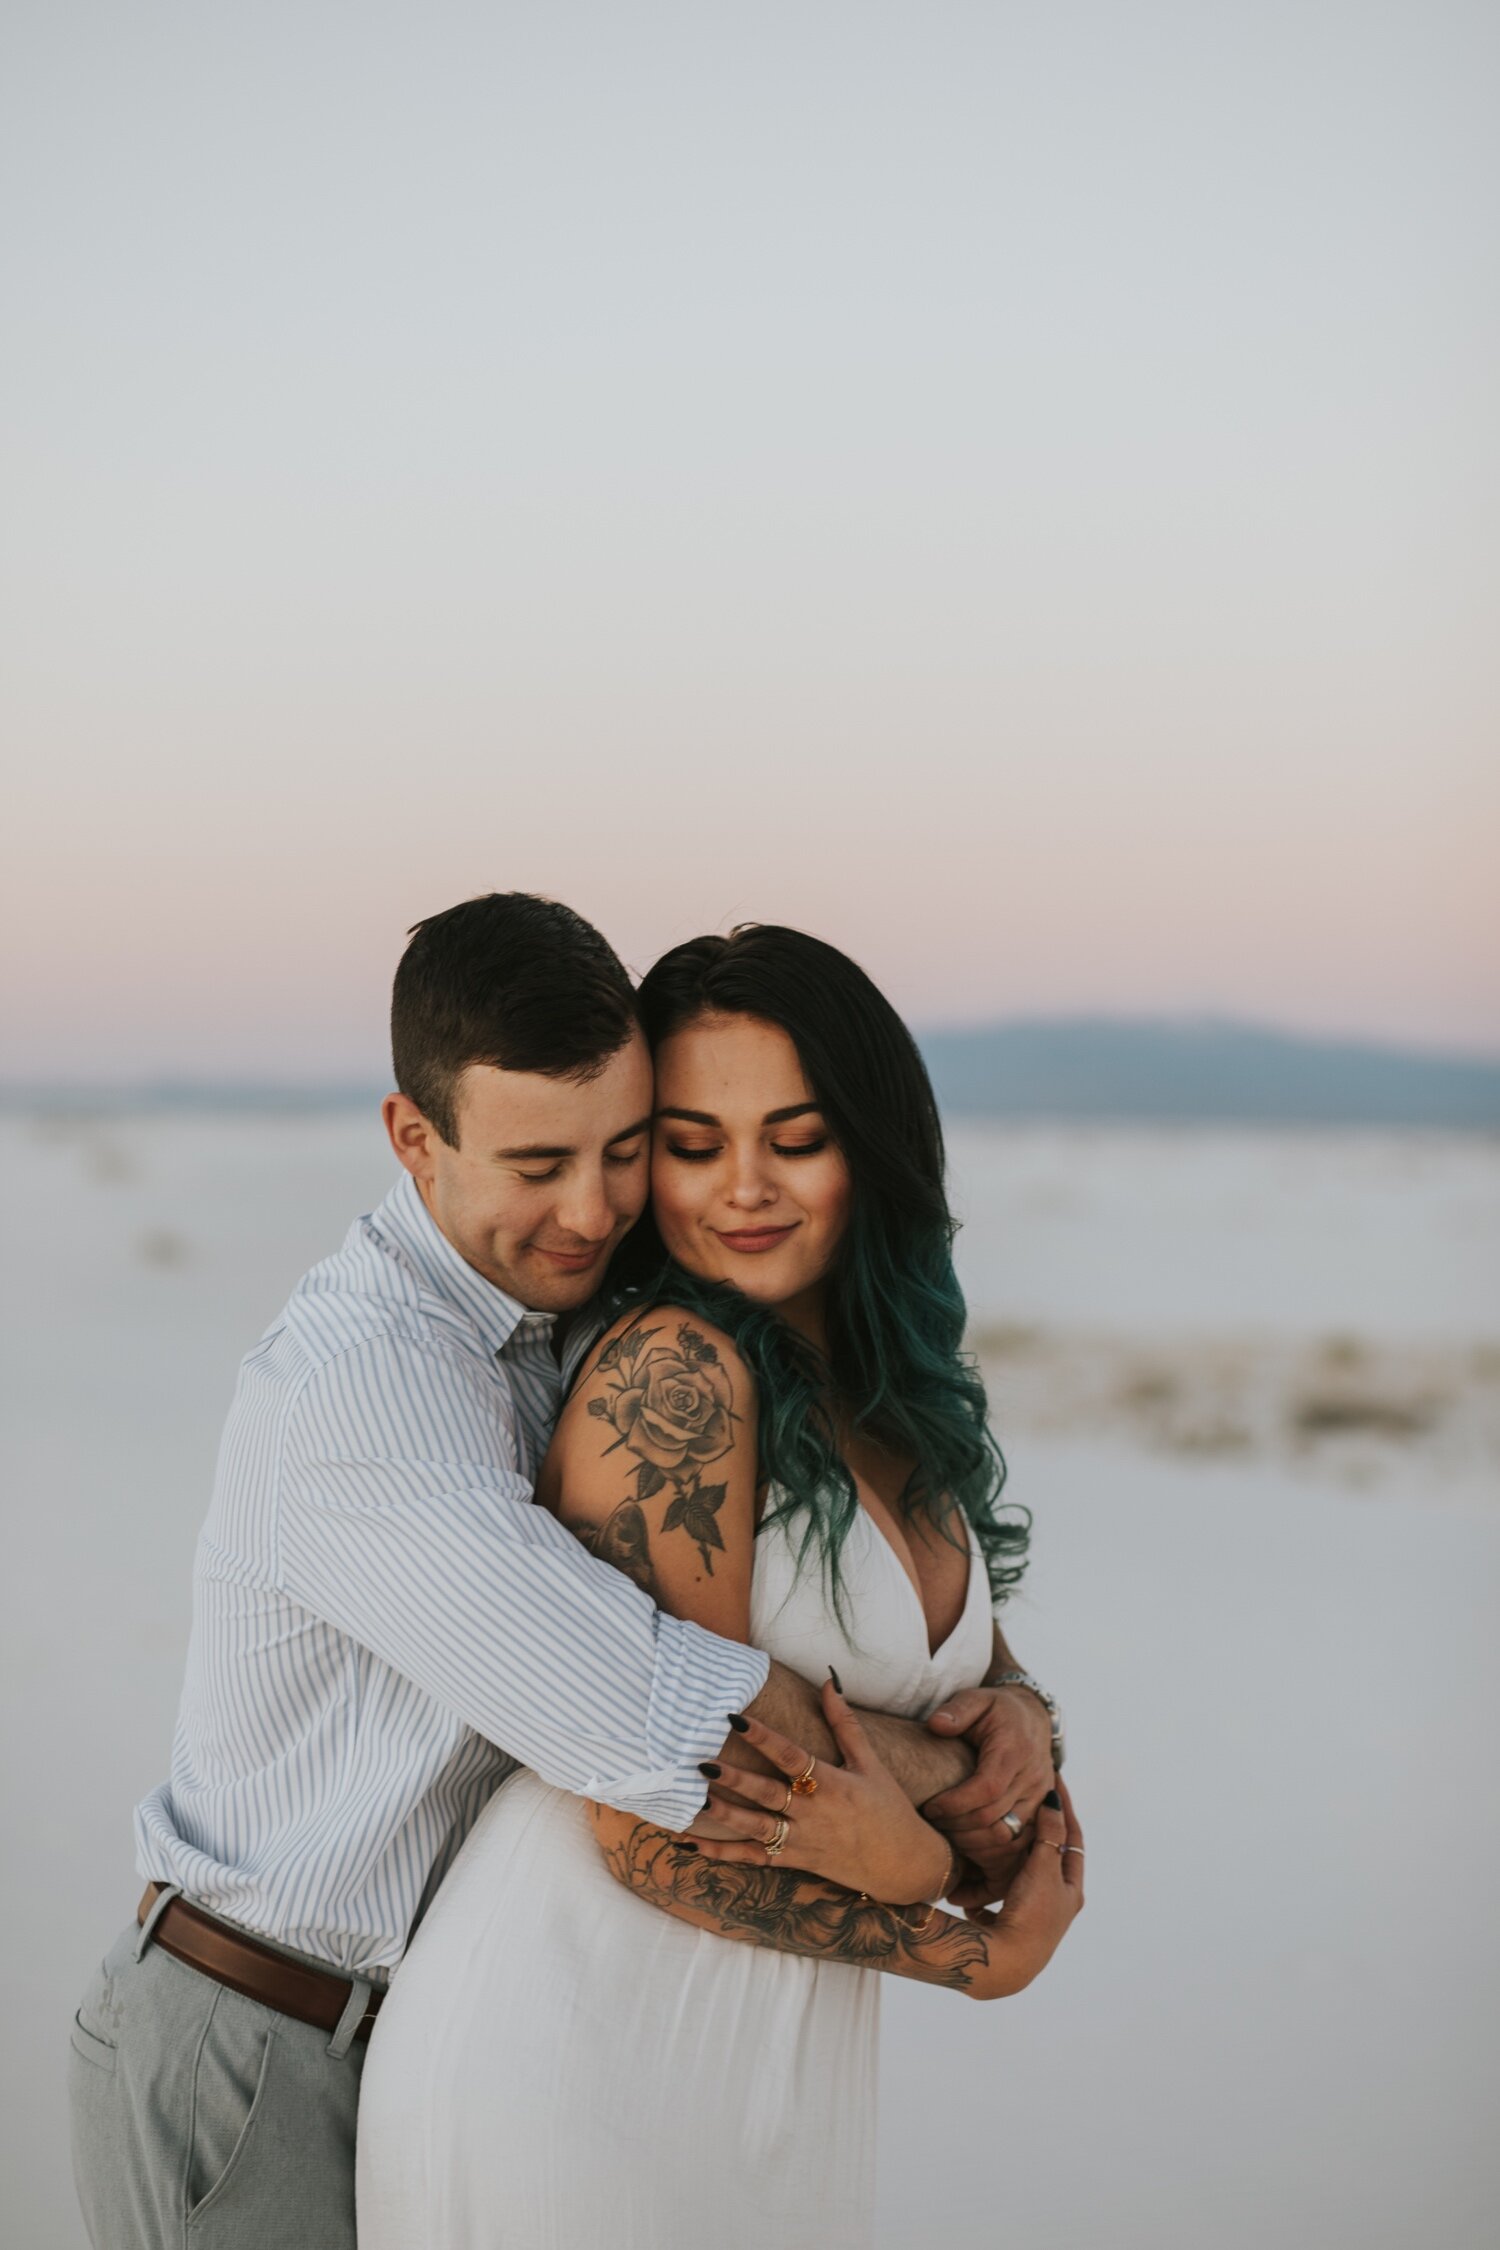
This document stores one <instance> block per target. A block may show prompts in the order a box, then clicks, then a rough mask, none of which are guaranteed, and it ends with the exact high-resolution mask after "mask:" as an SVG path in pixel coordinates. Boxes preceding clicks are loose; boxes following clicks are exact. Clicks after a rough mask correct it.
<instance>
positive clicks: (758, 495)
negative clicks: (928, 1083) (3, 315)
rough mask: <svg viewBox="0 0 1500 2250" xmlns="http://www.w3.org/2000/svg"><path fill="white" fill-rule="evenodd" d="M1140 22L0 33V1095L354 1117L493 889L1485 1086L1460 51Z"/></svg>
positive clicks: (837, 21)
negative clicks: (314, 1093)
mask: <svg viewBox="0 0 1500 2250" xmlns="http://www.w3.org/2000/svg"><path fill="white" fill-rule="evenodd" d="M566 13H567V11H563V14H564V15H566ZM1230 13H1231V15H1232V14H1233V12H1230ZM1159 17H1160V20H1158V12H1148V14H1146V15H1141V14H1140V13H1139V12H1137V11H1128V10H1127V11H1120V10H1114V9H1110V8H1108V7H1106V6H1104V5H1103V4H1102V0H1099V4H1097V5H1094V6H1086V7H1085V8H1084V10H1083V13H1082V15H1081V16H1079V15H1078V14H1077V12H1076V11H1074V12H1070V13H1069V14H1068V16H1067V18H1066V20H1064V19H1063V18H1060V17H1056V16H1048V15H1047V14H1046V13H1045V12H1042V13H1040V14H1037V13H1036V12H1033V14H1032V16H1031V17H1029V18H1026V19H1025V20H1024V21H1023V20H1021V19H1020V18H1016V19H1014V20H1012V16H1011V14H1010V12H995V13H993V14H992V13H991V12H989V11H973V12H970V13H967V14H964V15H962V16H961V17H955V18H954V19H953V20H952V22H951V23H950V24H948V25H947V27H946V29H945V32H944V35H943V38H942V39H941V40H939V39H937V38H936V37H935V36H934V34H933V30H932V25H931V19H930V17H929V16H928V15H927V13H926V12H925V11H920V10H917V9H915V8H914V9H912V10H910V11H907V12H903V11H901V10H896V11H892V12H891V14H890V16H889V18H888V19H887V17H886V16H884V15H882V17H881V20H880V24H879V26H878V27H876V28H872V26H871V25H870V23H869V21H868V20H867V19H866V18H865V17H864V16H863V15H860V16H859V17H858V18H856V17H854V16H848V17H846V16H845V15H843V14H842V13H841V12H840V11H838V10H831V11H828V13H827V15H826V17H825V16H824V15H823V14H822V13H821V12H815V14H814V16H813V17H812V18H809V17H808V16H807V15H806V12H805V11H797V12H796V13H795V15H794V14H792V13H790V12H787V13H778V12H777V11H776V10H775V9H772V10H771V11H769V12H759V13H758V14H757V15H756V17H755V18H754V20H753V22H752V20H751V19H745V21H744V22H740V21H738V20H737V19H731V18H729V17H722V16H714V17H713V18H712V19H711V20H710V19H709V18H702V19H699V20H697V21H696V22H695V23H694V24H693V26H692V28H691V32H690V33H689V32H688V30H687V29H686V28H685V26H684V24H683V23H682V22H680V21H679V20H678V19H677V18H676V17H675V15H674V18H673V26H674V28H673V30H672V35H671V36H670V38H669V37H668V36H667V33H666V27H665V19H664V20H663V24H662V25H661V26H656V27H655V28H653V26H654V19H648V20H644V21H636V20H634V19H632V21H631V23H630V25H629V27H628V28H627V27H626V26H625V25H624V24H623V23H621V22H620V21H619V20H618V19H616V18H614V17H613V16H612V15H611V14H610V13H609V12H608V11H603V10H600V11H597V12H591V13H590V17H589V22H590V35H589V38H588V40H587V41H585V42H580V41H578V40H576V39H573V38H572V37H571V36H570V35H568V32H567V26H566V24H565V23H563V22H561V21H560V20H555V19H553V18H552V17H551V16H549V17H547V18H545V19H543V18H540V17H538V18H536V19H535V21H532V20H531V19H529V18H528V19H527V25H528V27H527V30H526V34H525V36H524V38H523V37H521V35H520V32H519V28H518V25H517V23H515V22H513V21H511V19H508V18H505V17H504V16H503V13H502V15H501V16H498V17H496V18H495V19H494V20H489V19H484V20H481V19H478V18H473V17H471V16H469V15H468V14H465V16H464V19H463V24H462V27H461V28H462V34H463V36H462V39H461V40H460V41H459V42H458V45H457V46H455V45H454V43H453V42H452V41H443V40H437V39H434V38H432V37H431V36H430V25H425V24H419V23H418V22H417V20H416V19H412V21H411V23H410V24H403V25H400V26H397V25H382V26H381V27H380V30H379V32H378V34H376V33H373V32H372V35H371V36H370V38H369V39H368V40H366V41H365V42H364V43H363V44H362V45H361V46H360V47H359V49H358V51H357V52H353V53H351V52H349V51H348V49H347V42H346V41H345V40H344V38H343V36H342V34H341V33H340V31H339V28H338V25H337V23H336V21H335V19H334V17H333V16H332V15H331V14H327V15H326V16H325V13H324V11H323V10H322V9H321V8H320V6H319V5H318V4H317V0H313V4H312V5H310V7H309V8H308V9H307V10H306V11H304V12H303V13H302V15H301V16H300V17H299V24H298V43H297V55H296V62H297V67H296V69H295V70H291V69H287V68H284V67H282V66H283V65H284V64H285V63H286V62H287V60H288V59H289V58H288V56H286V55H282V54H281V53H280V52H279V42H280V41H281V39H282V36H283V34H282V32H281V30H279V29H278V28H277V24H276V21H275V20H274V19H273V18H272V17H265V18H243V19H240V18H227V17H226V18H222V19H221V18H218V17H202V18H200V19H194V23H193V25H192V27H191V36H182V37H179V36H178V33H179V32H182V31H183V30H184V28H185V27H184V25H182V24H181V23H178V24H176V29H175V30H174V35H173V37H172V38H171V39H170V40H168V41H156V42H153V41H151V40H147V39H143V38H141V37H139V36H137V34H138V32H139V28H140V25H139V19H138V18H136V17H132V18H130V19H129V20H128V21H127V19H126V18H122V17H117V16H113V15H111V13H110V12H109V11H106V10H97V11H95V12H94V13H93V14H92V15H90V16H88V18H87V22H86V23H84V25H83V30H82V31H80V23H82V22H83V19H80V22H78V23H75V22H74V20H73V18H72V17H68V18H67V19H66V21H65V20H64V19H61V18H57V17H55V16H53V15H52V14H51V12H49V11H42V10H37V11H35V12H34V14H33V15H32V16H31V17H30V18H28V19H27V23H26V27H25V36H24V37H23V38H22V39H21V40H20V42H19V49H20V52H19V64H18V67H17V68H15V69H13V70H12V71H11V72H10V73H9V88H10V92H9V97H8V98H9V101H10V105H11V109H10V114H9V115H8V116H7V117H5V118H3V119H0V126H3V132H0V142H3V145H4V146H5V147H6V150H7V163H8V165H9V167H10V171H11V174H12V176H13V179H14V181H15V192H13V193H12V195H11V196H10V198H9V199H8V204H9V208H10V210H11V212H12V214H13V217H12V222H11V223H12V225H13V226H14V225H15V223H16V222H15V218H14V214H16V213H20V214H22V215H23V222H24V223H23V224H22V225H21V226H19V227H17V230H16V233H15V236H14V238H13V239H12V240H11V241H10V243H9V244H8V245H6V260H7V264H6V271H7V275H8V279H9V286H10V290H11V295H12V301H14V302H18V303H21V304H23V305H25V306H26V308H27V320H26V323H25V324H24V327H23V330H22V333H21V336H20V339H19V342H18V345H17V347H16V348H15V349H14V350H13V352H12V353H11V354H10V355H9V360H10V364H9V367H8V370H7V386H8V390H9V392H10V394H11V411H10V412H9V414H8V415H7V417H6V418H5V422H4V431H5V435H4V437H3V440H0V443H3V446H4V449H5V458H4V460H3V461H0V473H3V477H4V483H5V489H6V490H7V494H8V496H9V497H8V507H7V517H6V529H5V531H4V534H3V551H0V598H3V602H4V609H5V614H6V617H7V621H8V622H7V638H8V642H9V649H8V653H7V659H6V665H5V671H4V678H3V682H0V702H3V709H0V718H3V722H4V727H5V735H6V739H7V741H8V743H9V744H10V745H11V746H12V747H13V750H14V753H15V756H14V760H13V766H14V770H15V774H16V778H15V779H14V780H13V781H12V782H11V784H10V786H9V788H8V791H7V822H6V831H7V833H6V841H5V844H4V853H5V857H4V862H3V867H0V874H3V882H0V912H3V915H4V917H5V925H4V927H5V936H6V941H7V942H6V959H7V962H8V965H9V967H10V970H11V974H10V975H9V977H8V978H7V979H6V996H5V999H4V1002H3V1015H0V1042H3V1055H4V1060H3V1066H0V1067H3V1070H4V1072H5V1074H6V1075H7V1076H10V1077H18V1076H21V1077H24V1076H59V1075H61V1076H66V1077H73V1078H87V1077H92V1076H105V1077H110V1078H116V1077H120V1076H126V1077H129V1076H134V1075H138V1074H150V1073H156V1072H160V1071H168V1072H177V1073H188V1074H191V1073H194V1072H200V1071H201V1072H208V1073H213V1074H220V1073H226V1072H232V1073H234V1074H237V1075H238V1074H243V1075H252V1076H253V1075H265V1074H270V1075H276V1074H280V1073H286V1074H292V1075H306V1074H309V1073H325V1072H333V1073H342V1072H357V1073H360V1074H365V1073H368V1072H370V1071H379V1070H380V1069H381V1068H382V1067H383V1064H382V1054H383V1017H384V1010H385V998H386V992H387V989H388V985H389V978H390V973H391V969H392V966H393V964H394V961H395V958H396V955H397V953H398V951H399V948H400V944H401V942H402V933H403V931H404V929H405V926H406V925H407V924H408V923H409V922H410V921H412V920H414V919H416V918H417V917H418V916H419V915H421V914H424V913H427V912H430V911H432V910H434V909H435V908H437V907H441V906H444V905H447V904H450V903H451V902H452V901H453V900H454V899H456V898H459V897H462V896H465V895H467V894H469V893H471V892H473V891H476V890H483V889H490V888H512V887H519V888H529V889H539V890H545V891H549V892H552V893H554V894H555V895H559V896H562V897H566V898H567V899H569V900H570V901H571V902H572V903H574V904H575V905H577V906H578V907H579V908H581V909H582V910H583V911H584V912H585V913H588V914H589V915H591V916H592V917H593V918H594V919H596V920H597V921H598V922H599V923H600V924H601V925H602V926H603V927H604V928H605V929H606V930H607V931H608V933H609V934H610V935H611V936H612V937H613V938H614V939H615V941H616V943H617V944H618V945H619V947H620V949H621V951H622V952H623V953H624V954H625V956H626V957H627V959H629V960H630V961H631V962H632V963H633V964H635V965H636V966H644V965H645V963H646V962H647V961H649V960H650V959H651V958H652V957H653V956H654V954H655V953H656V952H657V951H658V950H659V949H660V948H661V947H662V946H663V945H665V944H667V943H670V942H671V941H672V940H674V939H676V938H679V937H682V936H685V935H690V934H693V933H694V932H696V931H698V930H700V929H704V928H714V927H724V926H726V925H727V924H728V923H729V922H731V921H733V920H734V919H736V918H740V917H747V918H748V917H756V918H761V919H782V920H788V921H792V922H796V923H800V924H803V925H804V926H807V927H810V928H813V929H815V930H817V931H818V932H819V933H820V934H822V935H824V936H826V937H828V938H831V939H832V940H834V941H835V942H837V943H841V944H844V945H846V946H847V947H848V948H849V950H851V951H852V952H854V953H855V954H856V955H857V956H858V957H859V958H860V959H862V960H863V961H864V962H865V963H866V965H867V966H868V967H869V968H870V969H871V970H872V971H873V973H874V974H875V975H876V976H877V977H879V978H880V979H881V980H882V982H883V983H884V984H885V985H886V986H887V988H888V989H889V990H890V991H891V993H892V995H893V997H895V998H896V999H897V1000H898V1002H899V1003H900V1004H901V1005H902V1007H903V1008H904V1009H905V1010H906V1011H907V1012H908V1014H909V1015H910V1016H912V1017H913V1018H914V1019H915V1020H918V1021H922V1022H937V1021H944V1020H946V1021H954V1020H979V1019H983V1018H988V1017H993V1016H997V1015H1004V1014H1013V1013H1028V1014H1034V1013H1039V1012H1051V1011H1056V1010H1070V1011H1071V1010H1078V1009H1089V1010H1094V1009H1109V1010H1121V1011H1129V1012H1163V1011H1177V1010H1193V1011H1200V1010H1205V1009H1211V1010H1216V1011H1223V1012H1228V1013H1234V1014H1242V1015H1250V1016H1255V1017H1258V1018H1261V1019H1265V1020H1269V1021H1272V1022H1277V1023H1282V1024H1287V1025H1293V1026H1301V1027H1305V1028H1309V1029H1317V1030H1333V1031H1345V1032H1355V1033H1366V1034H1374V1035H1377V1036H1381V1037H1390V1038H1398V1039H1411V1040H1416V1041H1420V1042H1422V1043H1424V1044H1428V1045H1434V1044H1436V1045H1454V1046H1473V1047H1478V1048H1482V1049H1485V1050H1487V1051H1492V1052H1493V1051H1500V976H1497V973H1496V972H1497V968H1500V927H1497V909H1496V903H1495V902H1496V897H1497V895H1500V884H1497V882H1496V879H1495V870H1496V865H1497V859H1500V850H1497V847H1500V761H1497V754H1496V745H1497V742H1500V724H1497V721H1500V682H1497V668H1496V665H1495V661H1494V655H1493V642H1494V632H1493V618H1494V615H1495V611H1496V601H1495V592H1496V584H1495V582H1496V576H1497V573H1496V568H1495V565H1496V542H1495V537H1494V530H1493V516H1492V515H1487V514H1486V512H1485V510H1484V509H1483V508H1482V507H1481V506H1480V504H1479V496H1480V495H1482V494H1483V493H1484V492H1485V491H1486V490H1490V491H1492V490H1493V488H1494V481H1495V479H1494V470H1495V424H1494V417H1493V410H1492V401H1493V397H1494V396H1495V395H1496V392H1497V389H1500V381H1497V378H1500V365H1497V361H1500V353H1497V351H1496V328H1497V321H1496V310H1497V307H1496V295H1495V291H1494V288H1493V272H1494V270H1495V262H1494V250H1495V246H1494V244H1493V242H1492V241H1491V240H1489V239H1488V238H1487V215H1488V214H1490V213H1492V212H1493V211H1494V210H1495V208H1496V207H1497V198H1496V188H1497V185H1500V182H1497V179H1496V171H1497V165H1496V159H1495V155H1494V148H1493V135H1492V133H1491V131H1490V129H1489V127H1490V121H1489V119H1488V117H1487V115H1486V107H1487V105H1486V102H1485V99H1484V93H1483V89H1484V88H1485V86H1486V84H1487V82H1488V64H1487V54H1488V48H1489V45H1490V44H1491V40H1490V33H1489V31H1488V30H1487V29H1486V28H1485V26H1484V25H1483V24H1482V23H1481V21H1480V19H1479V18H1478V17H1477V16H1476V15H1475V14H1474V13H1473V11H1470V10H1467V9H1460V8H1457V7H1454V8H1445V7H1443V6H1441V5H1439V6H1437V7H1436V8H1435V9H1434V8H1433V7H1430V6H1429V7H1422V8H1418V7H1415V6H1413V7H1410V8H1405V7H1399V6H1398V7H1395V8H1392V9H1389V10H1385V9H1383V10H1381V11H1378V16H1371V15H1366V14H1361V13H1359V12H1353V13H1351V12H1347V11H1345V10H1343V9H1331V10H1328V11H1318V10H1314V11H1305V10H1303V11H1291V10H1287V11H1282V10H1277V9H1268V10H1244V11H1240V12H1239V13H1238V17H1237V18H1236V19H1235V20H1227V19H1226V18H1225V12H1223V11H1203V10H1195V9H1190V8H1186V7H1182V8H1176V7H1168V8H1164V9H1163V10H1161V11H1159ZM174 21H175V19H174ZM575 28H576V27H575ZM658 30H659V31H660V34H661V35H660V37H658V36H657V32H658ZM856 33H858V39H857V52H858V56H859V69H858V71H857V72H856V73H855V74H854V77H853V78H851V76H850V56H851V49H850V44H849V42H850V40H851V39H853V38H855V36H856ZM771 152H774V162H772V161H771ZM22 961H24V962H25V968H24V971H20V964H21V963H22ZM18 972H19V973H18Z"/></svg>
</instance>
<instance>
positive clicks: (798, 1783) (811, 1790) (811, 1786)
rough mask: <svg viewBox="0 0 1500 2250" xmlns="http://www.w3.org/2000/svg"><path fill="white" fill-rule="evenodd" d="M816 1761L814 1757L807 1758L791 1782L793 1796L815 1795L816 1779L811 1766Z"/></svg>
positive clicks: (816, 1788)
mask: <svg viewBox="0 0 1500 2250" xmlns="http://www.w3.org/2000/svg"><path fill="white" fill-rule="evenodd" d="M817 1762H818V1761H817V1759H816V1758H809V1759H808V1761H807V1764H806V1765H805V1766H804V1767H803V1769H802V1771H801V1773H799V1774H798V1776H797V1778H796V1780H795V1781H794V1782H793V1783H792V1795H793V1796H794V1797H815V1796H816V1795H817V1793H818V1780H817V1776H816V1774H815V1773H814V1772H813V1767H814V1766H815V1765H816V1764H817Z"/></svg>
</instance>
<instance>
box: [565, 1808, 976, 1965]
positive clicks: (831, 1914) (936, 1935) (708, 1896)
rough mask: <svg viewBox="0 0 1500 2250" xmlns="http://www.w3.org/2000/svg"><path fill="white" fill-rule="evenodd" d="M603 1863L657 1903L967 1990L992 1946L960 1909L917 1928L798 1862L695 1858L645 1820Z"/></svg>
mask: <svg viewBox="0 0 1500 2250" xmlns="http://www.w3.org/2000/svg"><path fill="white" fill-rule="evenodd" d="M604 1863H605V1865H606V1867H608V1869H609V1871H610V1873H611V1875H613V1876H614V1878H615V1880H616V1882H617V1883H623V1884H624V1885H625V1887H626V1889H627V1890H632V1891H635V1892H636V1893H637V1894H638V1895H639V1896H640V1897H641V1898H644V1899H649V1900H650V1902H651V1904H652V1905H653V1906H659V1907H664V1908H665V1909H666V1910H667V1911H668V1912H670V1911H672V1910H673V1909H674V1908H676V1909H679V1910H680V1909H684V1908H686V1909H688V1910H690V1911H691V1912H692V1913H694V1914H701V1915H705V1916H707V1917H708V1918H709V1919H711V1920H712V1921H714V1922H715V1923H717V1924H718V1926H719V1929H720V1931H721V1932H722V1934H723V1935H724V1936H726V1937H738V1938H742V1939H744V1940H746V1941H747V1942H748V1943H749V1944H752V1945H761V1946H767V1947H769V1948H771V1949H772V1950H774V1951H775V1952H777V1953H800V1954H803V1955H805V1956H807V1957H808V1958H809V1959H812V1960H818V1961H843V1962H847V1963H848V1964H849V1965H850V1966H851V1967H852V1968H859V1969H885V1970H887V1971H888V1972H892V1973H894V1974H896V1975H898V1976H909V1977H916V1978H919V1979H920V1980H921V1981H922V1982H923V1983H924V1984H941V1985H947V1986H948V1987H949V1988H950V1989H951V1990H953V1991H955V1992H962V1991H965V1990H967V1988H968V1987H969V1985H970V1984H971V1983H972V1982H973V1976H974V1971H975V1970H976V1969H977V1968H978V1967H979V1966H980V1965H981V1964H982V1963H984V1962H985V1961H987V1959H988V1955H989V1948H988V1946H987V1944H986V1941H985V1937H984V1934H983V1932H982V1931H980V1930H977V1929H973V1928H971V1927H970V1925H969V1924H968V1923H966V1922H959V1921H956V1920H955V1919H954V1918H953V1916H951V1915H948V1914H934V1915H933V1917H932V1918H931V1921H930V1922H929V1923H928V1924H927V1925H926V1926H925V1927H923V1928H922V1929H921V1930H915V1929H913V1928H912V1927H911V1925H910V1924H909V1923H908V1922H906V1921H904V1920H903V1919H902V1915H901V1912H900V1911H899V1910H898V1909H897V1908H895V1907H892V1906H882V1905H881V1904H880V1903H879V1901H878V1900H875V1899H866V1898H860V1897H858V1896H857V1895H856V1894H855V1893H854V1892H853V1891H841V1890H838V1889H836V1888H835V1887H834V1886H833V1885H832V1884H829V1883H822V1882H819V1881H818V1880H817V1879H816V1877H813V1876H808V1875H799V1874H797V1873H796V1872H795V1871H794V1870H793V1869H791V1868H785V1869H778V1868H775V1867H740V1866H732V1865H724V1864H719V1863H716V1862H715V1861H713V1860H702V1859H697V1858H694V1857H692V1856H690V1855H689V1854H688V1853H686V1852H684V1851H682V1850H681V1849H680V1847H679V1843H678V1839H677V1838H676V1837H674V1836H668V1835H665V1834H663V1832H662V1831H661V1830H660V1829H658V1828H649V1827H647V1826H646V1825H645V1823H644V1822H638V1823H637V1824H636V1826H635V1827H634V1828H632V1829H631V1830H630V1832H629V1833H628V1835H626V1836H625V1837H624V1838H623V1839H622V1840H621V1841H620V1842H619V1843H615V1844H610V1845H608V1846H607V1847H606V1848H605V1852H604Z"/></svg>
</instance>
